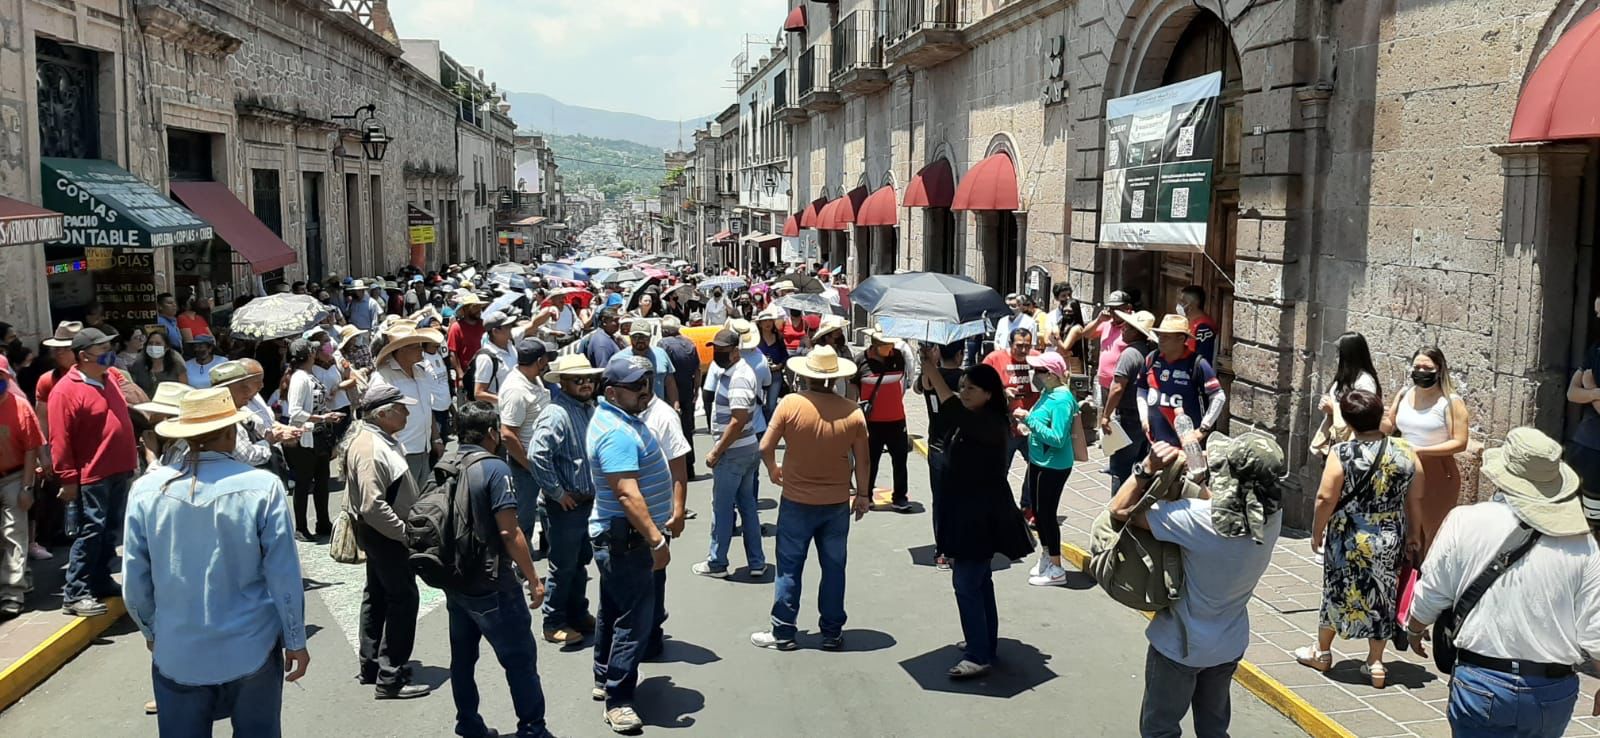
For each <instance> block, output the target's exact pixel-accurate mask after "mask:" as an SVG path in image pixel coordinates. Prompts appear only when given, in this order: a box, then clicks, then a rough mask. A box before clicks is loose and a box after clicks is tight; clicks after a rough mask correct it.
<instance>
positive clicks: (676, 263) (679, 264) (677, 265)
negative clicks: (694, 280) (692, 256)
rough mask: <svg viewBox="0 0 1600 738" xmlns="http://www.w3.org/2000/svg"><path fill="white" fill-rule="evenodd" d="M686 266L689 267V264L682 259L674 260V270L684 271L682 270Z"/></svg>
mask: <svg viewBox="0 0 1600 738" xmlns="http://www.w3.org/2000/svg"><path fill="white" fill-rule="evenodd" d="M686 266H689V262H687V261H684V260H682V259H673V260H672V268H673V269H682V268H684V267H686Z"/></svg>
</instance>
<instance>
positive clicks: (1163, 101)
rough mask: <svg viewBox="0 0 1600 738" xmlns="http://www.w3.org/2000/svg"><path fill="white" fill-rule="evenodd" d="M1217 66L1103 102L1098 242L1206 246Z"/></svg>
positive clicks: (1185, 247) (1219, 80) (1154, 248)
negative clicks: (1103, 139) (1181, 79)
mask: <svg viewBox="0 0 1600 738" xmlns="http://www.w3.org/2000/svg"><path fill="white" fill-rule="evenodd" d="M1221 92H1222V73H1221V72H1213V73H1211V74H1208V75H1205V76H1203V77H1196V78H1194V79H1191V80H1186V81H1183V82H1179V83H1177V84H1172V85H1167V86H1166V87H1158V88H1156V89H1154V90H1148V91H1146V92H1141V93H1138V94H1136V95H1129V96H1127V97H1119V98H1116V99H1114V100H1111V101H1109V102H1107V103H1106V149H1105V175H1104V178H1103V180H1102V190H1101V192H1102V194H1101V198H1102V199H1101V202H1100V245H1101V246H1105V247H1107V248H1114V249H1143V250H1150V251H1204V250H1205V247H1206V225H1207V223H1208V222H1209V221H1210V220H1211V175H1212V164H1213V159H1214V158H1215V156H1216V151H1217V122H1218V119H1219V116H1218V112H1217V108H1218V105H1217V96H1218V95H1219V94H1221Z"/></svg>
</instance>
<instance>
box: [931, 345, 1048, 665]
mask: <svg viewBox="0 0 1600 738" xmlns="http://www.w3.org/2000/svg"><path fill="white" fill-rule="evenodd" d="M922 376H923V377H926V378H928V380H929V383H930V384H931V385H932V386H933V390H934V392H935V393H936V394H937V395H938V397H939V411H938V412H937V413H935V414H934V416H933V424H932V427H931V428H930V429H929V433H928V437H929V439H930V441H931V443H930V444H929V449H928V471H929V478H930V480H931V482H932V487H933V538H934V542H935V545H936V547H937V548H938V550H939V552H940V553H942V554H944V555H945V556H948V557H949V558H950V575H951V582H952V583H953V584H954V585H955V592H956V609H957V610H958V611H959V612H960V614H961V632H962V633H963V634H964V635H965V636H966V641H965V643H964V645H963V646H962V648H963V650H964V652H965V653H964V654H963V658H962V660H961V662H960V663H957V664H956V665H955V666H952V667H950V671H949V676H950V678H951V679H970V678H973V677H977V676H982V675H984V674H987V673H988V672H989V668H990V666H991V665H992V664H993V663H994V659H995V649H996V647H997V646H998V645H999V633H1000V620H999V613H998V612H997V610H996V607H995V599H994V580H993V579H992V577H991V576H990V561H991V560H993V559H994V555H995V554H997V553H998V554H1004V555H1005V556H1006V557H1007V558H1011V559H1017V558H1021V557H1024V556H1027V555H1028V554H1029V553H1030V552H1032V550H1033V542H1032V541H1031V540H1030V539H1029V537H1028V532H1027V527H1026V523H1024V522H1023V519H1022V511H1021V510H1018V509H1017V505H1016V502H1015V501H1014V500H1013V499H1012V497H1011V485H1010V483H1009V482H1008V481H1007V479H1006V471H1007V469H1006V467H1007V460H1008V457H1007V456H1006V440H1007V438H1008V437H1009V435H1010V433H1011V421H1010V417H1009V415H1008V414H1007V411H1006V394H1005V385H1004V383H1002V382H1001V380H1000V375H999V373H997V372H996V371H995V370H994V368H993V367H990V366H986V365H983V364H979V365H977V366H974V367H972V368H971V369H968V370H967V371H966V373H965V374H963V375H962V376H961V381H960V386H959V387H958V388H957V389H955V390H952V389H951V387H950V385H949V384H948V383H947V382H946V381H945V380H944V377H943V376H942V375H941V374H940V373H939V366H938V354H937V353H936V352H926V351H925V352H924V353H923V355H922Z"/></svg>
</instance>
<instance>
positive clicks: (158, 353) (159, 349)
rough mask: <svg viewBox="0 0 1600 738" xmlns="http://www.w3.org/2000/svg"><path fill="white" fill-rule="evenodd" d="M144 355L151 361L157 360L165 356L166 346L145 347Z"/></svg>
mask: <svg viewBox="0 0 1600 738" xmlns="http://www.w3.org/2000/svg"><path fill="white" fill-rule="evenodd" d="M144 355H145V356H148V357H150V358H152V359H159V358H161V357H163V356H166V355H167V347H166V346H146V347H144Z"/></svg>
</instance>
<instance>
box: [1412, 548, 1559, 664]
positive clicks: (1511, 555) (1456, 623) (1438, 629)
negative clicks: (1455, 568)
mask: <svg viewBox="0 0 1600 738" xmlns="http://www.w3.org/2000/svg"><path fill="white" fill-rule="evenodd" d="M1539 537H1540V534H1539V531H1536V530H1534V529H1532V528H1529V527H1528V526H1527V524H1525V523H1521V522H1519V523H1517V529H1516V530H1515V531H1512V533H1511V537H1509V538H1507V539H1506V542H1505V543H1504V544H1501V546H1500V552H1499V553H1498V554H1495V557H1494V559H1493V560H1492V561H1490V562H1489V568H1487V569H1484V570H1483V571H1482V572H1480V573H1479V574H1478V576H1477V578H1476V579H1473V580H1472V584H1469V585H1467V590H1466V591H1465V592H1462V593H1461V597H1460V598H1459V599H1457V600H1456V602H1455V604H1454V605H1452V606H1450V607H1447V608H1445V610H1444V612H1442V613H1439V620H1438V622H1435V623H1434V624H1433V665H1434V666H1436V667H1438V668H1439V671H1440V672H1442V673H1445V674H1452V673H1454V672H1455V668H1456V634H1457V633H1460V632H1461V626H1463V625H1464V624H1466V622H1467V617H1468V616H1470V615H1471V614H1472V610H1473V609H1474V608H1476V607H1477V606H1478V600H1481V599H1483V595H1484V593H1486V592H1488V591H1489V588H1490V587H1492V586H1494V583H1495V581H1496V580H1498V579H1499V578H1500V576H1501V575H1503V574H1505V573H1506V571H1507V570H1509V569H1510V568H1511V567H1512V566H1513V565H1514V564H1516V563H1517V561H1519V560H1521V559H1522V557H1523V556H1526V555H1527V554H1528V551H1530V550H1532V549H1533V544H1535V543H1538V542H1539Z"/></svg>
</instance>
